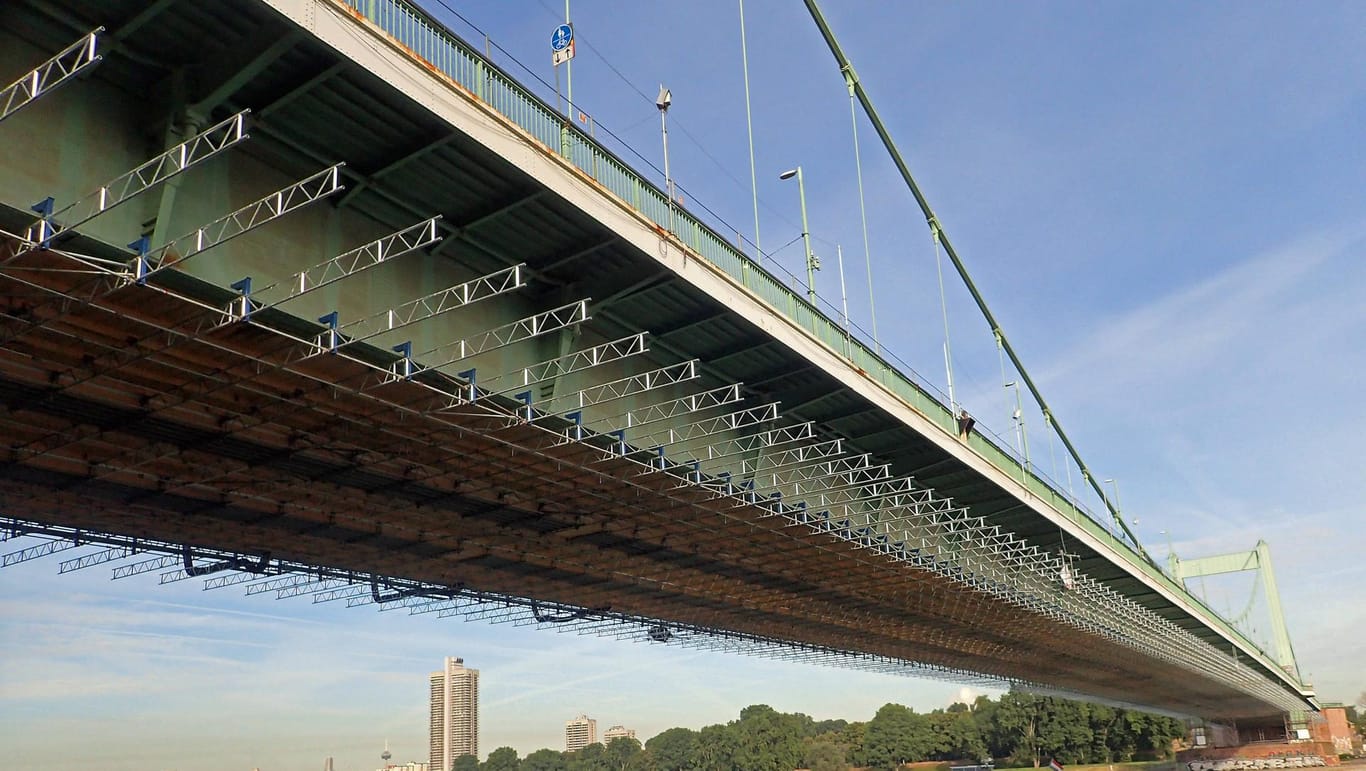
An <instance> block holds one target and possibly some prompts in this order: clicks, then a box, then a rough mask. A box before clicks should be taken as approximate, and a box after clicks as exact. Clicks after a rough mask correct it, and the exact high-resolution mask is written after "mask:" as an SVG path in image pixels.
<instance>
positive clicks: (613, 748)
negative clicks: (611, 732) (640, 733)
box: [604, 736, 641, 771]
mask: <svg viewBox="0 0 1366 771" xmlns="http://www.w3.org/2000/svg"><path fill="white" fill-rule="evenodd" d="M640 753H641V748H640V742H639V741H638V740H636V739H635V737H632V736H620V737H616V738H613V739H611V740H610V741H608V742H607V752H606V753H604V755H605V757H606V759H607V766H608V768H611V769H612V771H627V769H630V768H633V767H635V765H637V764H638V763H639V762H640Z"/></svg>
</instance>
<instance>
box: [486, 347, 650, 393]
mask: <svg viewBox="0 0 1366 771" xmlns="http://www.w3.org/2000/svg"><path fill="white" fill-rule="evenodd" d="M646 335H647V333H646V332H639V333H636V334H634V335H630V336H628V337H623V338H620V339H617V340H613V341H611V342H607V343H602V344H600V345H595V346H593V347H591V348H585V349H583V350H579V351H573V352H571V353H567V354H565V355H563V356H557V357H555V358H553V359H550V360H548V361H543V362H539V363H537V364H531V365H528V366H526V367H522V368H521V369H516V370H513V371H511V372H504V373H502V374H499V375H495V376H493V377H491V378H480V380H479V383H478V385H479V390H480V391H481V392H483V393H486V394H489V395H503V394H508V393H512V392H513V391H516V390H517V389H519V388H529V387H531V386H533V385H536V384H538V383H543V382H546V381H548V380H554V379H555V378H558V377H563V376H565V375H571V374H573V373H575V372H583V371H584V370H588V369H592V368H593V367H598V366H601V365H603V364H610V363H612V362H615V361H621V360H623V359H627V358H629V357H631V356H635V355H637V354H642V353H646V352H647V351H649V350H650V347H649V346H648V345H647V344H646V343H645V337H646Z"/></svg>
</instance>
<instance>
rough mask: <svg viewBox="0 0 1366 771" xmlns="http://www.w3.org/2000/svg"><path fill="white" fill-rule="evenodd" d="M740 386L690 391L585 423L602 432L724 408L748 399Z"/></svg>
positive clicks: (607, 432) (606, 432) (737, 384)
mask: <svg viewBox="0 0 1366 771" xmlns="http://www.w3.org/2000/svg"><path fill="white" fill-rule="evenodd" d="M740 385H741V384H740V383H734V384H732V385H726V386H721V387H719V388H713V389H710V390H707V391H702V392H700V393H695V394H689V395H688V396H683V397H680V398H678V399H670V400H668V401H664V402H658V403H655V404H651V405H649V406H646V407H641V408H640V409H636V410H627V411H626V412H622V413H619V414H616V415H611V416H608V417H603V418H597V419H594V420H585V421H584V426H587V427H591V428H592V429H593V430H594V431H596V432H598V433H600V434H609V433H611V432H613V431H623V430H627V429H631V428H636V427H639V426H645V425H649V424H651V423H658V422H660V421H664V420H673V419H674V418H677V417H679V416H680V415H688V414H692V413H697V412H703V411H706V410H710V409H716V408H718V407H724V406H726V405H729V404H735V403H736V402H738V401H740V400H742V399H743V398H744V397H743V396H742V395H741V393H740Z"/></svg>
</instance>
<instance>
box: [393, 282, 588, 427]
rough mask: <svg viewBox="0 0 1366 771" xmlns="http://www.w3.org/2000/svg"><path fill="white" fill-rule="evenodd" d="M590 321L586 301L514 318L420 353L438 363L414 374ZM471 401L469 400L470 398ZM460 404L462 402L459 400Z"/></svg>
mask: <svg viewBox="0 0 1366 771" xmlns="http://www.w3.org/2000/svg"><path fill="white" fill-rule="evenodd" d="M589 318H590V316H589V315H588V300H587V298H585V299H583V300H578V301H576V302H572V303H569V304H568V305H561V306H560V307H558V308H552V309H551V310H548V311H544V312H541V313H536V314H533V315H531V316H527V317H526V318H522V319H518V320H516V321H513V322H511V323H508V324H504V325H502V326H500V327H495V328H493V329H490V330H487V331H485V332H481V333H480V334H477V335H474V336H473V337H466V338H461V339H459V340H456V341H454V342H451V343H447V344H445V345H441V346H438V347H436V348H432V349H430V350H427V351H424V352H422V353H421V354H417V355H418V356H422V357H427V356H442V357H444V358H443V359H442V360H441V361H439V362H437V363H434V364H428V363H426V362H423V363H422V364H421V365H419V366H418V368H417V369H416V370H415V371H421V370H428V369H440V368H442V367H448V366H450V365H452V364H458V363H460V362H462V361H464V360H465V359H468V358H470V357H472V356H477V355H479V354H481V353H488V352H489V351H494V350H497V349H499V348H504V347H507V346H509V345H513V344H515V343H520V342H522V341H524V340H530V339H532V338H534V337H540V336H541V335H544V334H547V333H549V332H555V331H558V330H561V329H565V328H567V327H572V326H574V325H575V324H582V323H583V322H585V321H587V320H588V319H589ZM471 398H472V397H471ZM461 401H463V400H461Z"/></svg>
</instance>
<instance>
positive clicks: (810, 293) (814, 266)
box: [778, 166, 821, 305]
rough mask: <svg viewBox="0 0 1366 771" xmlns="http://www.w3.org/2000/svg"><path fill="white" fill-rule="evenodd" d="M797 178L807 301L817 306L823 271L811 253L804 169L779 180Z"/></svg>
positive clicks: (789, 173) (780, 175)
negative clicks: (818, 274)
mask: <svg viewBox="0 0 1366 771" xmlns="http://www.w3.org/2000/svg"><path fill="white" fill-rule="evenodd" d="M793 177H796V178H797V196H798V197H799V198H801V201H802V241H803V243H804V244H805V246H806V299H808V300H810V301H811V304H812V305H815V304H816V271H818V270H820V269H821V263H820V260H818V259H816V255H815V253H814V252H812V251H811V228H809V227H807V224H806V183H805V182H803V181H802V167H801V166H798V167H797V168H795V169H789V170H787V171H784V172H783V173H782V174H779V175H778V179H792V178H793Z"/></svg>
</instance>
